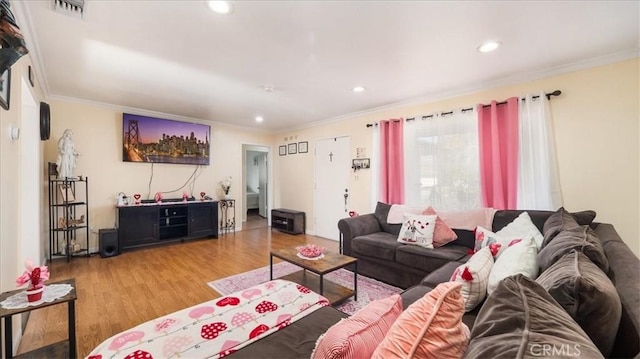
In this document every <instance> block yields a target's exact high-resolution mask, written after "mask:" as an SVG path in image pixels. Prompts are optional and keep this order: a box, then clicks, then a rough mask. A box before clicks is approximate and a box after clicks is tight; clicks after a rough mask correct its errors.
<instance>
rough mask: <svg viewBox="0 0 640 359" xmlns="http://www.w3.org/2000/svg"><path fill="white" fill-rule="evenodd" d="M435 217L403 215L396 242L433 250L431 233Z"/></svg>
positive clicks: (434, 226) (434, 224)
mask: <svg viewBox="0 0 640 359" xmlns="http://www.w3.org/2000/svg"><path fill="white" fill-rule="evenodd" d="M436 218H437V216H436V215H429V216H427V215H418V214H411V213H407V214H405V215H404V220H403V222H402V228H401V229H400V233H399V234H398V242H400V243H403V244H409V245H416V246H420V247H424V248H433V231H434V229H435V228H436Z"/></svg>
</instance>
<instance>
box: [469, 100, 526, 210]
mask: <svg viewBox="0 0 640 359" xmlns="http://www.w3.org/2000/svg"><path fill="white" fill-rule="evenodd" d="M518 102H519V99H518V98H517V97H512V98H510V99H508V100H507V103H506V104H501V105H498V104H497V102H496V101H491V105H490V106H487V107H484V106H483V105H482V104H479V105H478V135H479V145H480V186H481V190H482V205H483V206H485V207H493V208H496V209H516V207H517V204H518V202H517V194H518Z"/></svg>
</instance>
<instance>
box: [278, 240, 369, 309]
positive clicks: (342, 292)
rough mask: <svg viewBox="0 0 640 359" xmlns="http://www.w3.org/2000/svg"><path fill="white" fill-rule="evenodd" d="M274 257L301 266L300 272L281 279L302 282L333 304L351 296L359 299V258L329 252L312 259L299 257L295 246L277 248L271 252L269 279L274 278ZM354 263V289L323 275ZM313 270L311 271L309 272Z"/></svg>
mask: <svg viewBox="0 0 640 359" xmlns="http://www.w3.org/2000/svg"><path fill="white" fill-rule="evenodd" d="M273 257H276V258H280V259H282V260H284V261H287V262H289V263H292V264H295V265H297V266H298V267H301V268H302V270H301V271H299V272H295V273H291V274H288V275H286V276H284V277H282V278H281V279H286V280H290V281H292V282H295V283H298V284H302V285H304V286H305V287H307V288H309V289H311V290H313V291H315V292H318V293H320V295H322V296H324V297H325V298H327V299H328V300H329V302H330V303H331V305H335V304H337V303H340V302H342V301H344V300H345V299H347V298H349V297H353V299H354V300H358V259H357V258H353V257H349V256H345V255H344V254H338V253H331V252H327V253H325V254H324V257H323V258H322V259H318V260H311V259H303V258H300V257H298V251H297V250H296V249H295V248H286V249H276V250H272V251H271V252H270V257H269V279H270V280H273ZM349 265H353V289H351V288H347V287H343V286H341V285H339V284H337V283H334V282H331V281H328V280H325V279H324V278H323V277H324V275H325V274H327V273H331V272H333V271H335V270H338V269H340V268H344V267H346V266H349ZM309 272H311V273H309Z"/></svg>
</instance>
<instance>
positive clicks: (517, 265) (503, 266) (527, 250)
mask: <svg viewBox="0 0 640 359" xmlns="http://www.w3.org/2000/svg"><path fill="white" fill-rule="evenodd" d="M516 274H523V275H525V276H527V277H529V278H531V279H536V277H537V276H538V249H537V246H536V243H535V241H534V240H533V238H532V237H529V238H526V239H524V240H522V241H521V242H518V243H516V244H514V245H513V246H511V247H509V248H507V249H506V250H505V251H504V253H502V255H501V256H500V258H498V259H497V260H496V263H495V264H494V265H493V267H492V268H491V273H490V274H489V283H488V284H487V294H489V295H491V293H493V291H494V290H495V289H496V287H497V286H498V283H500V281H501V280H503V279H504V278H507V277H509V276H512V275H516Z"/></svg>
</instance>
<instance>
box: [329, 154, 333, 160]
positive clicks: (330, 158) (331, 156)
mask: <svg viewBox="0 0 640 359" xmlns="http://www.w3.org/2000/svg"><path fill="white" fill-rule="evenodd" d="M329 162H333V152H329Z"/></svg>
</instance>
